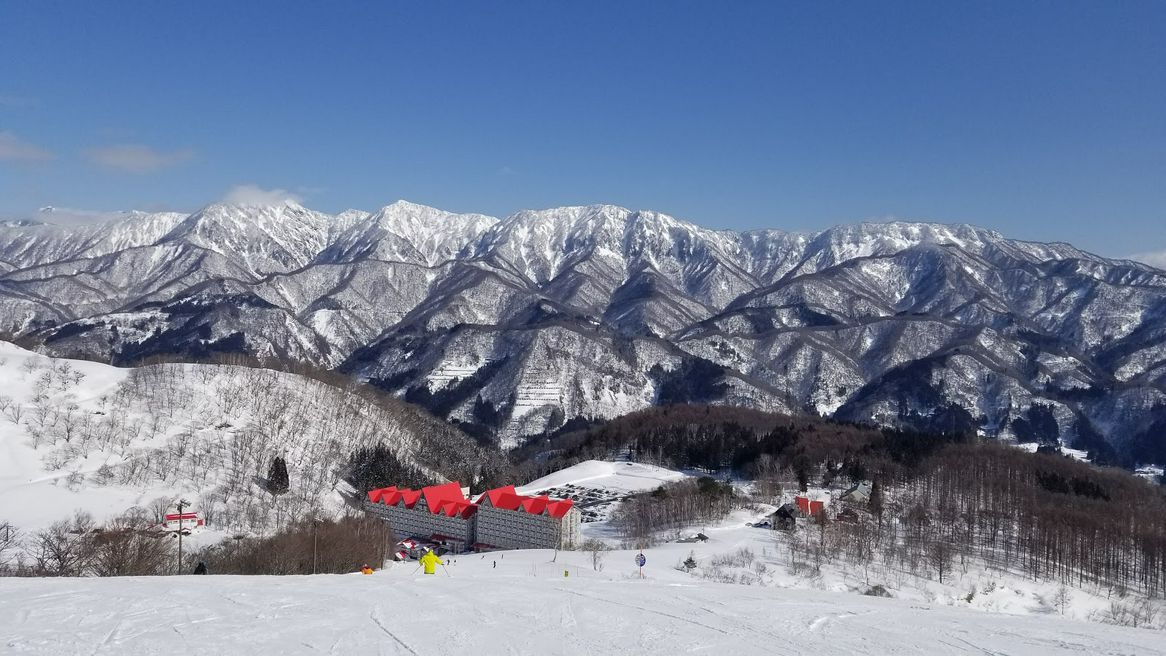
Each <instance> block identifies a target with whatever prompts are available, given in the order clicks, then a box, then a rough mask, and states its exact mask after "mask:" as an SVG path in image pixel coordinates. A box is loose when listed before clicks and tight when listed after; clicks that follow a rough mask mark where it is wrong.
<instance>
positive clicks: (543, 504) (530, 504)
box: [522, 494, 551, 515]
mask: <svg viewBox="0 0 1166 656" xmlns="http://www.w3.org/2000/svg"><path fill="white" fill-rule="evenodd" d="M550 500H551V499H550V497H548V496H546V495H545V494H544V495H542V496H538V497H527V498H526V499H524V500H523V502H522V509H523V510H525V511H526V512H528V513H530V514H532V515H541V514H542V513H543V511H544V510H546V509H547V502H549V501H550Z"/></svg>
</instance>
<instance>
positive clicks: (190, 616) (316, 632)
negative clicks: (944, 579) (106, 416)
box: [0, 551, 1166, 656]
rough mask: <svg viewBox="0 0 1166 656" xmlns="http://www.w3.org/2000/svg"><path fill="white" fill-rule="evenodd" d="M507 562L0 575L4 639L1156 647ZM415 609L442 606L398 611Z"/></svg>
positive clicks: (914, 611) (477, 647)
mask: <svg viewBox="0 0 1166 656" xmlns="http://www.w3.org/2000/svg"><path fill="white" fill-rule="evenodd" d="M505 556H506V557H505V558H503V559H502V560H498V561H497V563H498V566H497V568H493V567H491V563H493V562H495V561H494V560H493V559H492V557H491V556H487V557H486V558H484V559H483V558H479V557H478V556H466V557H462V558H458V559H456V563H454V562H451V563H450V564H449V565H446V567H445V569H444V570H443V571H442V572H440V573H439V574H437V575H435V576H421V575H415V574H413V572H412V570H415V569H416V565H415V564H413V563H399V564H393V565H390V566H389V568H388V569H386V570H383V571H379V572H376V573H374V574H373V575H371V576H361V575H360V574H352V575H340V576H335V575H321V576H285V577H259V576H250V577H238V576H196V577H182V578H181V579H174V578H168V577H153V578H91V579H68V578H61V579H28V578H19V579H16V578H14V579H0V627H2V628H0V644H4V645H6V646H7V647H8V648H9V649H11V650H13V651H14V652H19V653H23V654H62V653H81V652H85V653H92V654H125V653H138V654H154V653H172V652H173V651H174V650H175V648H176V645H181V651H182V652H183V653H189V654H223V653H248V654H255V655H256V656H261V655H265V654H280V655H281V656H283V655H287V656H290V655H294V654H315V653H320V652H324V651H329V652H331V653H352V654H355V653H380V654H401V655H414V656H416V655H417V654H438V653H443V654H444V653H481V654H502V653H508V654H636V655H646V654H675V653H677V652H680V651H685V652H687V651H695V652H699V653H712V654H791V655H792V654H820V655H822V656H834V655H843V654H845V655H847V656H849V655H852V654H888V653H896V654H910V655H919V656H924V655H925V656H935V655H939V654H977V655H979V654H986V653H991V654H1026V655H1031V656H1041V655H1045V654H1083V653H1084V654H1096V655H1099V656H1118V655H1122V656H1125V655H1130V654H1140V655H1144V656H1153V655H1155V654H1166V649H1163V645H1162V640H1161V634H1160V633H1159V632H1158V631H1153V630H1148V629H1135V628H1127V627H1116V626H1106V625H1097V624H1085V623H1082V622H1075V621H1070V620H1066V619H1063V618H1060V617H1056V616H1044V617H1041V616H1036V615H1030V616H1023V617H1021V616H1003V615H992V614H987V613H979V612H976V611H972V610H966V609H955V608H945V607H942V606H936V605H932V604H926V603H917V602H909V601H905V600H898V599H881V598H874V597H863V596H859V595H854V594H842V593H832V592H825V591H817V590H788V589H780V588H773V587H759V586H740V585H727V584H722V583H713V582H708V581H701V580H698V579H695V578H693V577H691V576H689V575H687V574H684V573H682V572H677V571H673V570H672V569H671V566H672V563H671V562H661V560H662V559H658V558H655V557H652V556H649V559H648V567H647V568H646V571H647V574H648V577H649V578H647V579H643V580H641V579H638V578H636V570H635V568H634V566H633V564H632V560H631V556H632V554H630V553H628V552H614V553H612V554H610V555H609V558H608V559H607V562H606V567H605V570H604V572H598V573H597V572H595V571H593V569H592V566H591V563H590V554H588V553H585V552H559V553H558V554H556V555H555V556H556V561H555V562H551V559H552V554H551V553H550V552H545V551H519V552H507V553H506V554H505ZM564 571H567V572H568V573H569V574H570V576H569V577H566V578H564V576H563V572H564ZM447 573H448V575H446V574H447ZM176 581H180V583H176ZM176 585H180V586H181V594H180V595H175V594H174V590H175V586H176ZM422 607H423V608H434V609H440V611H439V615H438V616H434V614H433V613H417V612H409V609H416V608H422Z"/></svg>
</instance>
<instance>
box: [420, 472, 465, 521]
mask: <svg viewBox="0 0 1166 656" xmlns="http://www.w3.org/2000/svg"><path fill="white" fill-rule="evenodd" d="M421 494H424V495H425V505H426V506H427V507H428V508H429V512H431V513H433V514H434V515H436V514H438V513H440V512H441V510H442V506H444V505H446V504H449V503H456V502H458V501H465V500H466V497H465V495H463V494H462V486H461V485H459V484H457V483H456V482H452V481H451V482H449V483H443V484H441V485H430V486H429V487H426V488H421ZM445 514H449V513H445ZM449 516H450V517H452V516H453V515H452V514H449Z"/></svg>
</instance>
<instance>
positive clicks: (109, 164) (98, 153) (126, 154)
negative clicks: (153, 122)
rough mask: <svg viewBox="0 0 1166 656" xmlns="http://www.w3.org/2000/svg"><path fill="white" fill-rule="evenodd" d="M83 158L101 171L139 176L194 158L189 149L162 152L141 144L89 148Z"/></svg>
mask: <svg viewBox="0 0 1166 656" xmlns="http://www.w3.org/2000/svg"><path fill="white" fill-rule="evenodd" d="M85 156H86V157H88V158H89V161H91V162H93V163H94V164H96V165H98V166H100V167H101V168H103V169H109V170H113V171H124V172H126V173H139V174H141V173H155V172H157V171H161V170H162V169H166V168H169V167H171V166H175V165H178V164H181V163H183V162H185V161H187V160H189V159H190V158H192V157H194V152H193V151H191V150H189V149H187V150H175V151H170V152H164V151H160V150H155V149H153V148H151V147H149V146H143V145H141V144H114V145H112V146H102V147H100V148H90V149H89V150H87V151H85Z"/></svg>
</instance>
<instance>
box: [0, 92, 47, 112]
mask: <svg viewBox="0 0 1166 656" xmlns="http://www.w3.org/2000/svg"><path fill="white" fill-rule="evenodd" d="M39 104H40V101H39V100H37V99H36V98H32V97H29V96H6V95H0V107H12V108H14V109H25V108H27V107H36V106H37V105H39Z"/></svg>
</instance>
